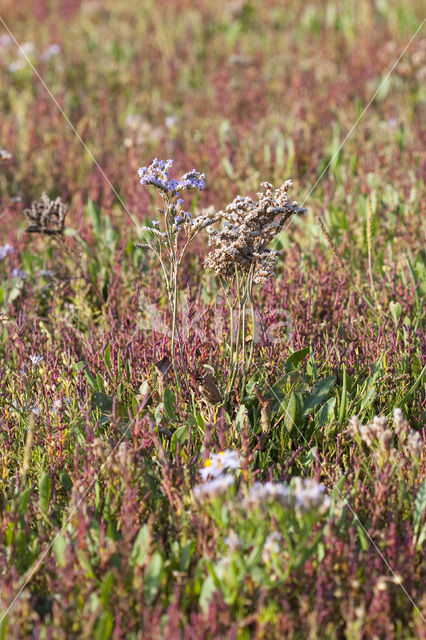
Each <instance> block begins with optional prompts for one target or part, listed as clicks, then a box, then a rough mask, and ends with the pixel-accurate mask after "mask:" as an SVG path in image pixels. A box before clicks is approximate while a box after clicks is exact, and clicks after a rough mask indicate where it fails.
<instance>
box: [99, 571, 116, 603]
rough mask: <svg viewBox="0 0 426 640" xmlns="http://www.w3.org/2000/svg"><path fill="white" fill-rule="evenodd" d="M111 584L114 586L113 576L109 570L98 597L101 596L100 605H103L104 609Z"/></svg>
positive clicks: (107, 601)
mask: <svg viewBox="0 0 426 640" xmlns="http://www.w3.org/2000/svg"><path fill="white" fill-rule="evenodd" d="M113 584H114V574H113V573H112V571H111V570H109V571H108V572H107V573H106V575H105V578H104V579H103V581H102V584H101V588H100V596H101V600H102V604H103V605H104V607H107V606H108V603H109V598H110V595H111V589H112V585H113Z"/></svg>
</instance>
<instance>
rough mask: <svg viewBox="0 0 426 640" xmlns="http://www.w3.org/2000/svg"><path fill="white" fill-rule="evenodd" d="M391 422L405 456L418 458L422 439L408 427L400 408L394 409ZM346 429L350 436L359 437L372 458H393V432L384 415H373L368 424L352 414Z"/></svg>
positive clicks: (394, 454) (394, 452) (394, 450)
mask: <svg viewBox="0 0 426 640" xmlns="http://www.w3.org/2000/svg"><path fill="white" fill-rule="evenodd" d="M393 422H394V432H395V435H396V436H397V440H398V444H399V446H400V447H401V448H402V449H403V450H404V451H405V454H406V455H407V456H410V457H414V458H419V457H420V456H421V453H422V451H423V447H424V442H423V439H422V437H421V435H420V434H419V433H418V432H417V431H413V430H412V429H410V427H409V425H408V422H407V421H406V420H405V418H404V417H403V415H402V411H401V409H395V411H394V414H393ZM348 431H349V433H350V434H351V436H352V437H355V438H356V437H360V438H361V440H362V442H364V443H365V444H366V445H367V447H368V448H369V449H370V450H371V452H372V454H373V457H374V458H377V459H379V458H380V459H381V460H387V459H389V458H390V459H395V456H396V449H395V448H393V447H392V441H393V432H392V431H391V430H390V429H389V427H388V421H387V419H386V417H385V416H380V417H378V416H375V417H374V418H373V421H372V422H370V423H369V424H362V423H361V422H360V420H359V419H358V418H357V417H356V416H353V417H352V418H351V419H350V421H349V426H348Z"/></svg>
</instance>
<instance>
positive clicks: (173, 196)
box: [137, 158, 214, 387]
mask: <svg viewBox="0 0 426 640" xmlns="http://www.w3.org/2000/svg"><path fill="white" fill-rule="evenodd" d="M172 167H173V160H167V161H166V160H158V158H155V159H154V160H153V161H152V163H151V165H149V166H148V167H141V168H140V169H139V171H138V175H139V177H140V183H141V184H142V185H146V186H151V187H154V189H155V190H156V191H157V193H158V194H159V196H160V198H161V199H162V200H163V202H164V206H163V207H162V209H161V210H160V216H161V218H160V220H154V221H153V222H152V226H151V227H146V226H143V227H141V228H140V232H141V233H143V234H148V235H149V238H148V239H147V242H146V243H144V244H138V245H137V246H139V247H141V248H146V249H149V250H151V251H152V252H153V253H154V254H155V255H156V257H157V258H158V260H159V262H160V265H161V269H162V273H163V277H164V280H165V283H166V288H167V295H168V298H169V304H170V307H171V311H172V330H171V360H172V365H173V370H174V373H175V376H176V380H177V382H178V385H179V387H181V383H180V376H179V373H178V367H177V365H176V358H175V340H176V336H177V337H178V345H179V351H180V357H181V366H182V367H183V368H184V372H185V375H186V371H185V362H184V357H183V350H182V341H181V337H180V333H179V327H178V324H177V317H178V270H179V267H180V265H181V263H182V260H183V257H184V255H185V251H186V250H187V248H188V246H189V244H190V243H191V242H192V241H193V240H194V238H195V237H196V236H197V234H198V233H199V232H200V231H201V230H202V229H205V228H206V227H208V226H209V225H210V224H212V223H213V222H214V218H211V217H209V215H208V214H202V215H201V216H197V217H196V218H194V219H192V217H191V214H190V213H189V212H188V211H185V209H184V207H183V205H184V200H183V198H181V197H180V195H182V193H183V192H184V191H194V190H197V191H200V190H201V189H204V187H205V175H204V173H199V172H198V171H196V170H195V169H193V170H192V171H188V172H187V173H185V174H183V175H182V176H181V177H180V178H179V179H178V180H176V179H174V178H169V173H170V170H171V168H172ZM181 236H184V241H183V243H182V244H180V243H179V240H180V239H181ZM185 384H186V385H187V380H186V379H185Z"/></svg>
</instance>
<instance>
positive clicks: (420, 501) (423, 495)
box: [413, 480, 426, 538]
mask: <svg viewBox="0 0 426 640" xmlns="http://www.w3.org/2000/svg"><path fill="white" fill-rule="evenodd" d="M425 509H426V480H424V481H423V484H421V485H420V487H419V490H418V491H417V495H416V501H415V503H414V517H413V533H414V537H415V538H417V537H418V536H419V533H420V526H421V523H422V518H423V513H424V511H425Z"/></svg>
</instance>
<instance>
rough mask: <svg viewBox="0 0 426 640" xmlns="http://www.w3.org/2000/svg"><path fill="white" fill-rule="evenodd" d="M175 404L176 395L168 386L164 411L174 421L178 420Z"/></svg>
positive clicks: (165, 390)
mask: <svg viewBox="0 0 426 640" xmlns="http://www.w3.org/2000/svg"><path fill="white" fill-rule="evenodd" d="M175 405H176V396H175V394H174V392H173V391H172V390H171V389H169V387H166V388H165V389H164V411H165V414H166V416H167V417H168V419H169V420H172V422H176V414H175Z"/></svg>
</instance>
